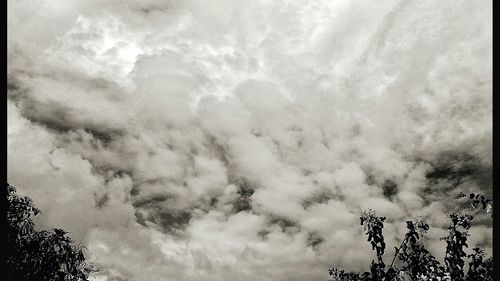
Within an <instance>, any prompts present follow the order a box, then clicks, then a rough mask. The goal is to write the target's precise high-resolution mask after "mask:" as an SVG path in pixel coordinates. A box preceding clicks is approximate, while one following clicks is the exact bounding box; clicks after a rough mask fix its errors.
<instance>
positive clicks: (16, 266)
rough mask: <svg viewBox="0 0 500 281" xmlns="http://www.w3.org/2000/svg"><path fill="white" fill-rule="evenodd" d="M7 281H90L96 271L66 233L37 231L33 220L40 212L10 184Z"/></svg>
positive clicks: (60, 230)
mask: <svg viewBox="0 0 500 281" xmlns="http://www.w3.org/2000/svg"><path fill="white" fill-rule="evenodd" d="M7 193H8V194H7V199H8V206H7V221H8V241H7V245H8V249H7V266H8V280H11V281H14V280H16V281H17V280H26V281H29V280H57V281H59V280H60V281H68V280H71V281H73V280H78V281H79V280H88V277H89V275H90V274H91V273H92V272H95V269H94V267H93V266H92V265H91V264H90V263H88V262H86V261H85V257H84V255H83V253H82V249H81V248H79V247H75V246H74V245H73V242H72V241H71V239H70V238H69V237H68V236H67V232H66V231H64V230H62V229H53V230H52V231H46V230H36V229H35V228H34V223H33V221H32V220H31V218H32V217H33V216H36V215H38V214H39V213H40V211H39V210H38V209H37V208H36V207H35V206H34V204H33V202H32V200H31V199H30V198H28V197H18V196H17V195H16V189H15V188H14V187H13V186H11V185H9V184H8V183H7Z"/></svg>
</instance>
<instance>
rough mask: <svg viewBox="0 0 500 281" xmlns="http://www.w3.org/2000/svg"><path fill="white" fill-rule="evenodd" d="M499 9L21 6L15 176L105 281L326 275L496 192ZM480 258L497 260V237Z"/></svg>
mask: <svg viewBox="0 0 500 281" xmlns="http://www.w3.org/2000/svg"><path fill="white" fill-rule="evenodd" d="M491 20H492V16H491V1H482V0H477V1H470V0H463V1H458V0H449V1H388V0H380V1H336V0H322V1H305V0H304V1H300V0H297V1H275V0H267V1H264V0H257V1H250V0H237V1H236V0H234V1H229V0H213V1H202V0H184V1H181V0H178V1H155V0H142V1H139V0H137V1H118V0H109V1H99V0H81V1H69V0H68V1H43V0H29V1H28V0H15V1H14V0H12V1H9V2H8V75H9V76H8V80H9V92H8V180H9V182H10V183H11V184H13V185H14V186H16V187H17V188H18V192H19V193H20V194H22V195H28V196H30V197H31V198H32V199H33V200H34V201H35V203H36V205H37V206H38V207H39V208H40V209H41V210H42V212H43V214H42V215H41V216H40V218H38V220H37V223H38V224H39V225H43V227H44V228H51V227H60V228H64V229H66V230H67V231H69V232H70V233H71V236H72V237H73V238H74V240H75V241H80V240H81V239H83V244H84V245H86V247H87V248H88V250H89V251H88V252H86V254H87V256H88V257H89V259H90V260H91V261H92V262H94V264H95V265H96V266H97V267H98V268H99V270H100V273H99V274H97V275H96V276H95V279H96V280H108V281H111V280H115V281H117V280H124V281H125V280H126V281H132V280H137V281H156V280H180V281H183V280H186V281H187V280H189V281H192V280H204V281H212V280H213V281H215V280H235V281H238V280H241V281H247V280H259V281H260V280H262V281H266V280H272V281H280V280H283V281H285V280H287V281H288V280H292V281H293V280H296V281H302V280H313V281H316V280H326V279H327V278H328V268H330V267H331V266H334V265H335V266H339V267H344V268H347V269H351V270H366V269H367V266H368V265H369V262H370V260H371V259H372V254H371V247H370V245H369V244H368V243H367V242H366V238H365V237H364V235H363V232H362V231H363V229H362V227H361V226H360V225H359V218H358V217H359V213H360V211H361V210H362V209H366V208H372V209H374V210H376V211H377V213H378V214H380V215H385V216H387V217H388V221H387V223H386V228H385V229H384V233H385V236H386V239H387V241H388V242H389V245H388V248H387V249H388V251H387V252H388V254H390V255H392V251H393V250H392V249H393V246H394V245H396V243H397V240H396V239H397V238H399V237H402V236H403V235H404V232H405V226H406V224H405V223H404V220H406V219H408V218H411V217H412V216H415V215H420V216H422V217H424V218H426V219H427V220H428V222H429V223H430V224H431V228H432V229H433V230H432V231H430V233H429V234H428V235H427V238H426V243H427V245H428V246H429V248H430V249H431V250H432V252H433V253H435V254H436V256H438V257H442V256H443V255H444V242H443V241H439V238H440V237H442V236H444V235H446V227H447V221H446V214H447V213H449V212H450V211H451V210H452V208H453V206H454V205H453V202H452V201H453V200H451V199H452V198H453V197H454V196H455V195H456V194H458V193H459V192H460V191H463V192H467V191H482V192H484V193H486V194H491V188H492V187H491V182H490V181H491V151H492V149H491V138H492V130H491V126H492V118H491V113H492V104H491V99H492V93H491V81H492V77H491V69H492V65H491V59H492V48H491V43H492V42H491V41H492V36H491V30H492V28H491ZM471 234H472V235H471V237H470V240H471V242H470V243H469V244H470V245H474V244H476V243H477V244H479V245H483V246H485V247H486V248H487V249H488V252H490V249H489V248H490V247H491V226H489V225H488V224H486V223H481V222H479V223H477V225H476V226H474V227H473V228H472V230H471Z"/></svg>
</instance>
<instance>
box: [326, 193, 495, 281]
mask: <svg viewBox="0 0 500 281" xmlns="http://www.w3.org/2000/svg"><path fill="white" fill-rule="evenodd" d="M464 197H466V198H468V200H469V201H470V202H471V205H472V207H473V208H474V209H476V208H477V207H478V206H480V207H482V209H483V210H484V209H486V212H490V211H491V208H492V203H491V200H490V199H487V198H486V197H485V196H484V195H482V194H474V193H471V194H469V195H466V194H464V193H460V194H459V195H458V196H457V199H461V198H464ZM473 218H474V217H473V216H472V215H470V214H466V213H461V214H457V213H453V214H451V215H450V216H449V220H450V225H449V227H448V236H446V237H443V238H441V240H445V241H446V255H445V258H444V265H442V264H441V263H440V262H439V261H438V260H437V259H436V258H435V257H434V256H433V255H432V254H431V253H430V252H429V251H428V250H427V249H426V248H425V247H424V246H423V245H422V244H421V243H420V242H419V241H420V240H421V238H422V236H423V235H424V234H425V233H427V231H428V230H429V225H428V224H427V223H425V221H424V220H422V219H421V218H418V217H417V218H414V219H413V220H408V221H406V228H407V230H408V231H407V233H406V234H405V237H404V239H403V241H402V242H401V245H400V246H399V247H394V250H395V252H394V257H393V259H392V262H391V264H390V265H389V266H388V267H386V266H385V264H384V262H383V259H382V257H383V254H384V251H385V246H386V245H385V242H384V236H383V233H382V229H383V228H384V221H385V219H386V218H385V217H378V216H377V215H376V214H375V212H374V211H373V210H367V211H363V212H362V213H361V216H360V223H361V225H363V226H364V230H365V234H366V235H367V238H368V239H367V241H368V242H370V244H371V246H372V250H374V251H375V252H376V255H377V261H375V260H372V262H371V265H370V271H369V272H363V273H357V272H350V271H345V270H343V269H338V268H332V269H330V270H329V273H330V277H332V280H338V281H353V280H357V281H368V280H370V281H375V280H381V281H396V280H432V281H438V280H453V281H460V280H465V281H480V280H493V259H492V258H491V257H490V258H487V259H486V258H485V257H484V256H485V255H484V251H483V250H482V249H481V248H479V247H475V248H474V249H473V251H474V253H473V254H470V255H468V256H467V254H466V253H465V251H464V249H465V248H467V247H468V244H467V236H468V230H469V229H470V227H471V221H472V220H473ZM467 258H468V259H469V266H468V267H469V269H468V272H467V275H465V262H466V259H467ZM396 259H397V260H398V265H397V266H396V265H395V261H396Z"/></svg>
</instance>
